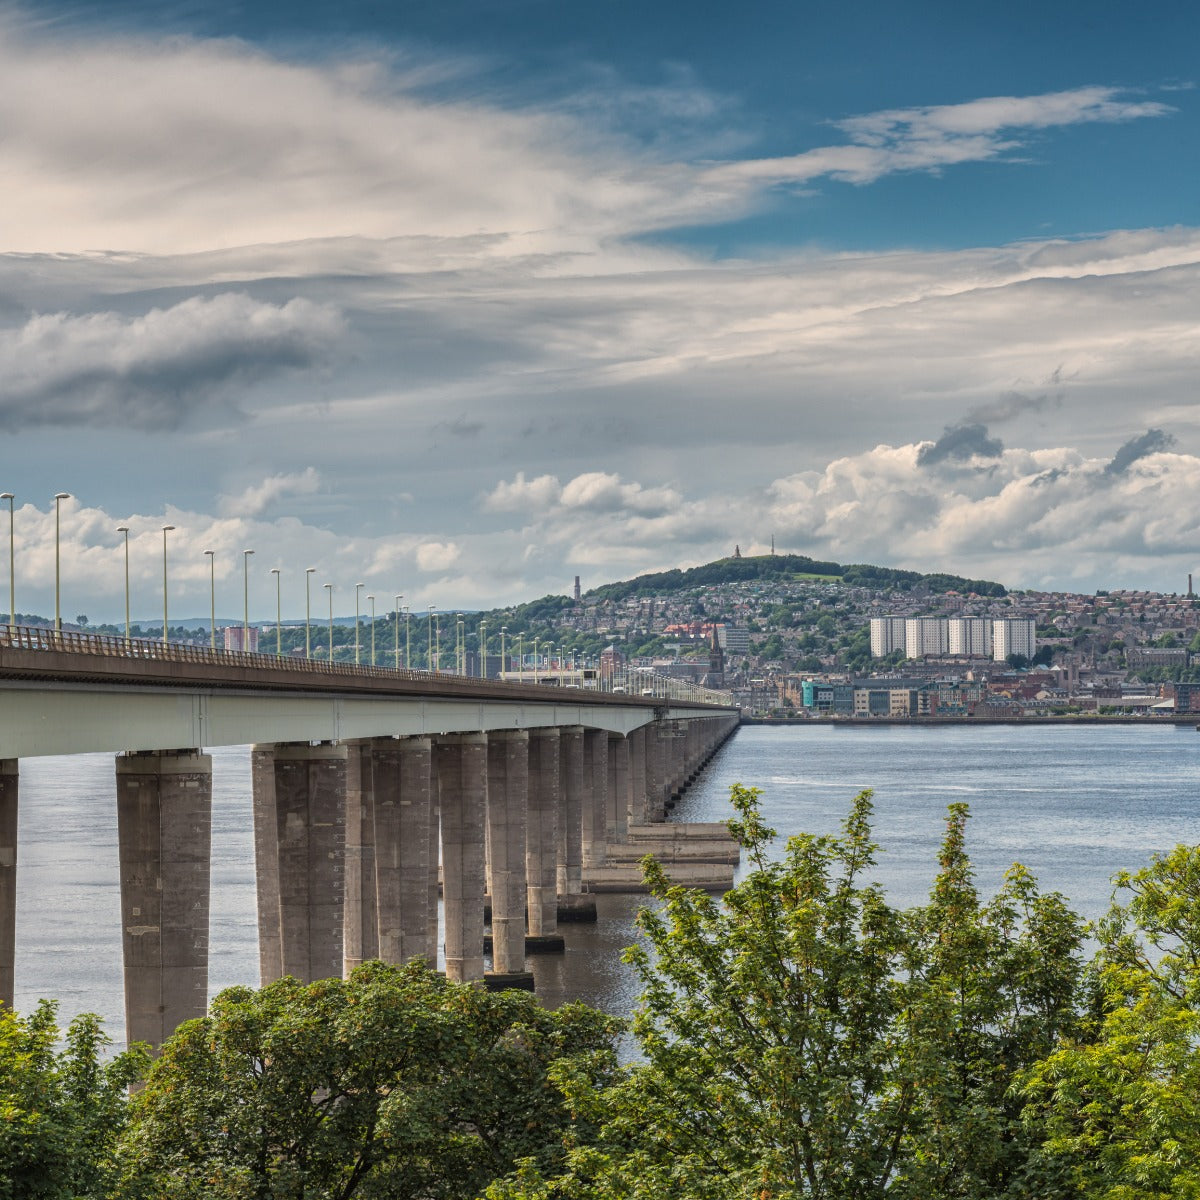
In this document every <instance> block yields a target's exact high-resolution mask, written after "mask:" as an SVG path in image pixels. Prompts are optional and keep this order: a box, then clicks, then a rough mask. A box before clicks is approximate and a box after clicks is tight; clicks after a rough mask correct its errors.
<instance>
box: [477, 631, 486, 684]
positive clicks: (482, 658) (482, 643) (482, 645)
mask: <svg viewBox="0 0 1200 1200" xmlns="http://www.w3.org/2000/svg"><path fill="white" fill-rule="evenodd" d="M479 678H480V679H486V678H487V622H486V621H480V622H479Z"/></svg>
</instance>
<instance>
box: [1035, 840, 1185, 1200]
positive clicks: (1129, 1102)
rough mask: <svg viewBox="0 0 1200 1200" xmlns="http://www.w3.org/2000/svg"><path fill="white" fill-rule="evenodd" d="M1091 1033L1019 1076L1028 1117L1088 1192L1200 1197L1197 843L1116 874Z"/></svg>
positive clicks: (1053, 1158)
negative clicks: (1117, 895)
mask: <svg viewBox="0 0 1200 1200" xmlns="http://www.w3.org/2000/svg"><path fill="white" fill-rule="evenodd" d="M1116 882H1117V885H1118V888H1119V889H1121V890H1123V891H1125V892H1127V893H1128V895H1129V898H1128V900H1127V901H1126V902H1125V903H1124V904H1120V903H1114V906H1113V908H1112V910H1111V911H1110V913H1109V915H1108V917H1107V919H1106V920H1104V921H1102V922H1100V923H1099V925H1098V927H1097V931H1096V932H1097V934H1098V936H1099V939H1100V942H1101V948H1100V952H1099V954H1098V956H1097V959H1096V962H1095V967H1094V976H1093V980H1094V995H1093V1003H1092V1006H1091V1012H1090V1014H1089V1017H1088V1022H1087V1026H1086V1036H1083V1037H1081V1038H1078V1039H1075V1040H1070V1041H1066V1042H1064V1043H1063V1044H1062V1045H1061V1046H1060V1047H1059V1048H1058V1049H1057V1050H1056V1051H1055V1052H1054V1053H1052V1054H1050V1055H1049V1056H1048V1057H1047V1058H1046V1059H1045V1060H1044V1061H1043V1062H1041V1063H1039V1064H1037V1065H1036V1066H1034V1067H1033V1068H1032V1069H1031V1070H1030V1071H1029V1072H1028V1073H1027V1075H1026V1078H1025V1083H1024V1094H1025V1096H1026V1099H1027V1100H1028V1108H1027V1110H1026V1120H1027V1122H1028V1123H1029V1124H1031V1125H1035V1126H1037V1127H1038V1128H1039V1129H1040V1130H1043V1131H1044V1133H1045V1135H1046V1136H1047V1138H1048V1140H1047V1146H1046V1157H1047V1159H1048V1161H1049V1162H1051V1163H1052V1164H1055V1165H1057V1166H1058V1167H1059V1168H1060V1169H1061V1170H1062V1172H1063V1173H1064V1174H1065V1175H1066V1177H1067V1178H1068V1179H1069V1180H1070V1182H1071V1185H1072V1190H1071V1192H1070V1195H1072V1196H1078V1197H1087V1198H1088V1200H1168V1198H1170V1200H1186V1198H1195V1197H1197V1196H1200V847H1195V846H1182V845H1181V846H1177V847H1176V848H1175V849H1174V850H1173V851H1171V852H1170V853H1169V854H1166V855H1163V856H1160V857H1157V858H1155V859H1154V860H1153V861H1152V863H1151V864H1150V865H1149V866H1148V867H1145V868H1143V869H1142V870H1140V871H1137V872H1133V873H1131V872H1122V873H1121V874H1119V875H1118V876H1117V880H1116Z"/></svg>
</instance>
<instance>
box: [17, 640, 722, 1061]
mask: <svg viewBox="0 0 1200 1200" xmlns="http://www.w3.org/2000/svg"><path fill="white" fill-rule="evenodd" d="M654 690H661V691H662V693H663V694H661V695H629V694H625V695H621V694H612V693H606V692H600V691H590V690H588V691H585V690H582V689H578V688H570V687H560V686H547V685H544V684H525V683H506V682H502V681H496V680H485V679H474V678H467V677H464V676H458V675H446V674H440V673H430V672H423V671H408V670H392V669H387V668H374V667H360V666H354V665H351V664H347V663H327V662H314V661H311V660H308V659H294V658H278V657H273V656H270V655H264V654H246V653H240V652H226V651H217V650H209V649H200V648H196V647H191V646H181V645H164V644H163V643H161V642H150V641H140V640H136V639H127V638H121V637H105V636H99V635H94V634H82V633H73V632H54V631H51V630H48V629H45V628H24V627H14V626H9V627H0V1002H2V1003H4V1004H7V1005H9V1006H10V1007H11V1005H12V1003H13V995H14V962H15V942H16V878H17V868H18V856H17V812H18V793H19V778H20V777H19V764H20V760H21V759H22V758H29V757H36V756H40V755H61V754H77V753H85V752H97V751H100V752H110V753H113V754H114V755H115V799H116V804H117V826H118V844H119V859H120V864H119V865H120V880H121V921H122V929H123V938H122V941H123V953H124V979H125V1020H126V1037H127V1039H128V1040H129V1041H145V1042H148V1043H150V1044H151V1045H152V1046H158V1045H160V1044H161V1043H162V1041H163V1040H164V1039H165V1038H166V1037H168V1036H169V1035H170V1034H171V1032H172V1031H173V1030H174V1029H175V1028H176V1026H177V1025H179V1024H180V1023H181V1022H182V1021H185V1020H189V1019H191V1018H193V1017H197V1016H202V1015H203V1014H204V1012H205V1011H206V1008H207V1001H208V912H209V873H210V872H209V853H210V842H211V807H212V772H211V759H210V757H209V756H208V755H207V754H205V753H204V748H205V747H210V748H211V747H213V746H223V745H244V744H247V743H250V744H253V746H254V749H253V752H252V755H251V763H252V768H251V780H250V781H249V783H250V787H251V790H252V795H253V813H254V843H255V869H256V877H257V898H258V930H259V968H260V976H261V982H262V983H264V984H265V983H268V982H270V981H271V980H273V979H277V978H279V977H280V976H282V975H285V974H286V975H294V976H296V977H297V978H299V979H301V980H305V981H308V980H313V979H320V978H327V977H329V976H334V975H341V974H343V973H345V972H348V971H349V970H352V969H353V968H354V967H355V966H356V965H357V964H358V963H360V962H362V961H364V960H365V959H369V958H374V957H379V958H383V959H385V960H387V961H390V962H397V963H399V962H404V961H407V960H409V959H412V958H422V959H424V960H426V961H428V962H430V963H431V964H433V963H436V962H437V958H438V945H437V941H438V929H439V924H438V898H439V893H440V895H441V898H442V910H443V923H444V945H443V947H442V949H443V957H444V963H445V970H446V974H447V976H448V977H449V978H451V979H454V980H458V981H463V982H476V981H479V982H484V983H486V984H487V985H488V986H530V983H531V976H529V974H528V972H527V971H526V958H525V956H526V954H527V953H528V952H531V951H539V950H546V949H555V948H561V946H562V939H561V935H560V934H559V932H558V923H559V921H560V919H563V918H565V917H571V916H577V915H578V914H579V913H580V912H583V913H586V912H587V909H588V904H589V897H588V893H589V892H594V891H601V890H623V889H625V888H628V887H629V886H631V884H632V882H633V878H634V876H635V875H636V872H637V866H636V862H637V859H638V858H639V857H640V855H641V854H643V853H646V852H651V851H653V852H656V853H662V854H663V855H664V856H665V858H666V860H667V861H668V863H671V862H674V863H675V865H674V866H672V867H669V870H672V871H674V872H675V873H676V874H677V876H678V877H679V878H680V880H681V881H683V882H696V883H699V884H700V885H708V886H721V885H723V884H726V883H728V882H729V879H730V877H731V870H730V867H729V863H730V862H731V861H735V860H736V851H735V849H734V848H733V847H732V843H731V842H730V840H729V838H728V835H727V833H726V831H725V830H724V829H723V828H721V827H712V826H690V827H689V826H675V825H664V824H663V822H664V821H665V816H666V812H667V810H668V808H669V807H670V805H671V803H672V799H673V798H674V797H677V796H678V795H679V793H680V791H681V790H682V789H683V788H685V787H686V786H687V784H688V782H689V781H690V780H691V779H692V778H693V777H694V775H695V773H696V772H697V771H698V770H700V769H701V767H702V766H703V765H704V764H705V763H706V762H707V761H708V759H709V758H711V756H712V755H713V753H715V751H716V750H717V748H719V746H720V745H721V744H722V743H723V742H724V741H725V740H726V739H727V738H728V737H729V736H731V734H732V733H733V732H734V730H735V729H736V727H737V723H738V715H737V712H736V710H734V709H733V708H731V707H730V706H729V705H728V703H721V701H722V700H723V699H726V698H725V697H722V696H721V695H720V694H717V693H708V692H704V691H702V690H699V689H693V688H684V687H678V688H677V687H673V686H669V685H664V686H663V687H662V688H660V689H654ZM722 864H723V865H722ZM489 911H490V924H491V933H490V937H488V936H487V934H486V922H487V918H488V915H489ZM593 911H594V902H593ZM489 943H490V946H489ZM486 949H490V951H491V956H492V970H491V971H490V972H487V973H486V974H485V969H484V968H485V950H486Z"/></svg>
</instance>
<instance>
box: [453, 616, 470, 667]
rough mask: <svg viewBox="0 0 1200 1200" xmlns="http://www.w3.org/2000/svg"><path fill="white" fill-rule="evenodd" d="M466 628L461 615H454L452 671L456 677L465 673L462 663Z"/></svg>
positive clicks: (464, 652)
mask: <svg viewBox="0 0 1200 1200" xmlns="http://www.w3.org/2000/svg"><path fill="white" fill-rule="evenodd" d="M465 637H466V626H465V624H464V622H463V615H462V613H455V614H454V671H455V674H457V675H465V674H466V673H467V671H466V666H465V664H464V662H463V660H464V658H465V657H466V645H465Z"/></svg>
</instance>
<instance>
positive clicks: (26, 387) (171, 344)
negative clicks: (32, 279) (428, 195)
mask: <svg viewBox="0 0 1200 1200" xmlns="http://www.w3.org/2000/svg"><path fill="white" fill-rule="evenodd" d="M343 334H344V328H343V323H342V320H341V318H340V317H339V316H338V314H337V313H336V312H334V311H333V310H332V309H330V308H329V307H328V306H325V305H319V304H314V303H312V302H311V301H309V300H305V299H300V298H297V299H294V300H290V301H288V302H287V303H286V304H283V305H274V304H263V303H260V302H258V301H255V300H252V299H251V298H250V297H249V296H245V295H239V294H235V293H226V294H222V295H218V296H213V297H212V298H206V297H202V296H197V297H193V298H192V299H189V300H183V301H181V302H180V303H178V304H176V305H174V306H172V307H170V308H165V309H163V308H154V309H151V310H150V311H149V312H147V313H145V314H144V315H142V316H137V317H125V316H121V315H120V314H118V313H115V312H93V313H89V314H86V315H82V316H80V315H72V314H69V313H65V312H58V313H49V314H45V315H38V316H33V317H30V318H29V320H28V321H26V322H25V324H24V325H22V326H20V327H18V328H16V329H9V330H0V424H2V425H3V426H4V427H5V428H7V429H8V430H10V431H11V430H14V429H21V428H27V427H29V426H37V425H67V426H71V427H79V426H88V425H91V426H96V425H110V424H112V423H114V422H117V423H120V424H123V425H126V426H127V427H129V428H131V429H136V430H141V431H143V432H144V431H147V430H169V429H175V428H177V427H179V426H180V425H183V424H184V423H186V422H188V421H192V422H193V423H195V422H196V418H197V406H198V405H201V404H203V403H204V402H205V401H207V400H210V399H211V398H213V397H214V396H218V397H219V396H225V395H227V389H229V388H230V387H231V386H232V385H235V384H236V385H242V386H245V385H247V384H251V383H254V382H256V381H258V380H261V379H263V378H267V377H270V376H272V375H275V374H278V373H280V372H285V371H292V370H297V369H303V368H306V367H311V366H313V365H314V364H316V363H318V362H320V361H321V360H322V359H324V358H325V357H326V356H327V354H328V353H329V351H330V349H331V348H332V346H333V345H334V343H335V342H336V341H337V340H338V339H339V338H340V337H341V336H342V335H343Z"/></svg>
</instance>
